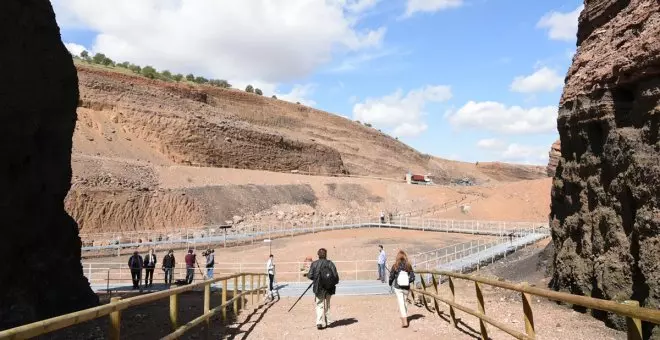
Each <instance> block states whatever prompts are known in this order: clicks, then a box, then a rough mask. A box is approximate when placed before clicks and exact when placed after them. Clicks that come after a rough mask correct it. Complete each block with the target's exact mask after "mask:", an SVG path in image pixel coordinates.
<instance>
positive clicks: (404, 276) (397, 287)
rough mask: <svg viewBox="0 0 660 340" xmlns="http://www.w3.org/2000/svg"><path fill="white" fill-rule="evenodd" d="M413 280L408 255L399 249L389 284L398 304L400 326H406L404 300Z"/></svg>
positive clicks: (406, 314) (413, 274) (406, 318)
mask: <svg viewBox="0 0 660 340" xmlns="http://www.w3.org/2000/svg"><path fill="white" fill-rule="evenodd" d="M413 282H415V273H414V272H413V268H412V265H411V264H410V262H409V261H408V255H406V253H405V252H404V251H403V250H399V253H398V254H397V255H396V260H395V261H394V265H392V270H390V286H392V285H393V284H394V286H393V288H394V294H395V295H396V300H397V302H398V304H399V312H400V313H401V327H403V328H406V327H408V308H407V306H406V300H407V299H408V294H409V293H410V285H411V284H412V283H413Z"/></svg>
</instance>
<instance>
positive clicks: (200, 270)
mask: <svg viewBox="0 0 660 340" xmlns="http://www.w3.org/2000/svg"><path fill="white" fill-rule="evenodd" d="M195 264H196V265H197V269H199V273H200V274H202V279H203V278H204V277H205V276H204V272H202V267H200V266H199V262H197V259H195Z"/></svg>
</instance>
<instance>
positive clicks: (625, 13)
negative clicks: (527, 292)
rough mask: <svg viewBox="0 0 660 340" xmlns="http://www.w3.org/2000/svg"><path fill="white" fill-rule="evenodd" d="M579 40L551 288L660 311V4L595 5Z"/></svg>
mask: <svg viewBox="0 0 660 340" xmlns="http://www.w3.org/2000/svg"><path fill="white" fill-rule="evenodd" d="M577 36H578V46H579V48H578V50H577V53H576V55H575V57H574V59H573V64H572V66H571V67H570V69H569V71H568V75H567V78H566V86H565V88H564V92H563V94H562V97H561V100H560V108H559V117H558V120H557V128H558V130H559V135H560V140H561V157H560V159H559V164H558V167H557V171H556V174H555V177H554V181H553V188H552V203H551V215H550V219H551V225H552V238H553V242H554V245H555V249H556V253H555V256H554V273H553V280H552V282H551V286H552V287H553V288H555V289H558V290H564V291H569V292H571V293H575V294H583V295H587V296H593V297H597V298H604V299H612V300H616V301H622V300H628V299H632V300H638V301H639V302H640V303H641V305H642V306H646V307H649V308H660V139H659V138H658V137H659V132H660V2H658V1H657V0H618V1H617V0H600V1H596V0H587V1H585V9H584V10H583V12H582V13H581V15H580V18H579V26H578V33H577ZM594 315H595V316H597V317H599V318H602V319H605V320H607V322H608V324H610V325H614V326H617V327H621V326H624V325H625V324H624V323H623V320H622V319H621V318H618V317H615V316H612V315H605V314H604V313H599V312H594ZM644 327H645V329H644V334H645V337H646V338H648V337H652V338H658V339H660V328H658V327H656V328H655V329H653V328H652V326H651V325H645V326H644Z"/></svg>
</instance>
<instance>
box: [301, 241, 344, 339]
mask: <svg viewBox="0 0 660 340" xmlns="http://www.w3.org/2000/svg"><path fill="white" fill-rule="evenodd" d="M317 255H318V256H319V259H318V260H316V261H314V262H312V265H311V266H309V272H308V273H307V278H309V279H310V280H312V281H313V285H314V287H313V291H314V301H315V302H316V328H317V329H323V328H325V327H328V324H330V323H331V322H330V321H329V320H330V317H329V315H330V297H331V296H332V295H335V292H336V286H337V283H339V273H337V268H336V267H335V264H334V263H333V262H332V261H330V260H328V251H327V250H325V248H321V249H319V251H318V253H317ZM326 270H327V271H329V272H330V273H331V275H330V276H332V277H331V278H329V279H330V280H331V281H332V284H330V286H329V287H324V284H323V282H324V280H322V278H321V276H322V275H321V273H322V272H324V271H326Z"/></svg>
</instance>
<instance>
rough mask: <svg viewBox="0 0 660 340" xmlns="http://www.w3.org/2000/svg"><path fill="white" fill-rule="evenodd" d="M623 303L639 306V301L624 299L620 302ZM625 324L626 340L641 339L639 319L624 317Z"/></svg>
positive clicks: (640, 322)
mask: <svg viewBox="0 0 660 340" xmlns="http://www.w3.org/2000/svg"><path fill="white" fill-rule="evenodd" d="M622 303H623V304H624V305H628V306H635V307H639V301H635V300H626V301H623V302H622ZM626 325H627V326H628V338H627V339H628V340H642V321H641V320H640V319H634V318H629V317H627V318H626Z"/></svg>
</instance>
